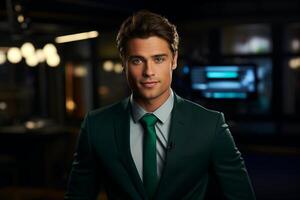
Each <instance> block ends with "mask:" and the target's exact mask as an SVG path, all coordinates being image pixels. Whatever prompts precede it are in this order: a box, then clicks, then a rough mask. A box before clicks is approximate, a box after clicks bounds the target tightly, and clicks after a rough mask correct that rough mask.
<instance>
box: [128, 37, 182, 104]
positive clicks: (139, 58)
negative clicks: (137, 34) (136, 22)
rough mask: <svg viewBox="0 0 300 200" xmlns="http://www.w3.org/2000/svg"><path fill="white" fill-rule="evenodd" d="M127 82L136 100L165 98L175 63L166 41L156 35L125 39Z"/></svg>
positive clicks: (175, 58)
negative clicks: (126, 42) (126, 41)
mask: <svg viewBox="0 0 300 200" xmlns="http://www.w3.org/2000/svg"><path fill="white" fill-rule="evenodd" d="M124 64H125V72H126V77H127V80H128V84H129V86H130V88H131V89H132V91H133V94H134V96H135V97H136V98H137V99H139V100H142V101H143V100H144V101H149V100H150V101H151V100H162V101H163V100H166V99H167V98H168V96H169V94H170V86H171V82H172V71H173V70H174V69H175V68H176V66H177V52H176V53H175V54H174V55H173V54H172V52H171V50H170V48H169V45H168V43H167V42H166V41H165V40H164V39H162V38H160V37H157V36H151V37H149V38H146V39H142V38H134V39H131V40H129V41H128V44H127V57H126V59H125V61H124Z"/></svg>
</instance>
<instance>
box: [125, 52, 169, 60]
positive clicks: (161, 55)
mask: <svg viewBox="0 0 300 200" xmlns="http://www.w3.org/2000/svg"><path fill="white" fill-rule="evenodd" d="M156 57H168V54H165V53H162V54H156V55H153V56H151V58H156ZM133 58H139V59H143V60H145V57H143V56H139V55H132V56H129V57H128V60H131V59H133Z"/></svg>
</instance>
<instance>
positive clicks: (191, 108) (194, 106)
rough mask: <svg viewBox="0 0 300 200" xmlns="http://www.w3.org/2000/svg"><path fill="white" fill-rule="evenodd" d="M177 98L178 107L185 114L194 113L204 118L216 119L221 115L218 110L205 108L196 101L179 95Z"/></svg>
mask: <svg viewBox="0 0 300 200" xmlns="http://www.w3.org/2000/svg"><path fill="white" fill-rule="evenodd" d="M179 98H180V99H178V103H177V104H178V105H177V107H178V109H180V110H182V111H183V112H185V113H186V114H190V115H195V116H201V118H202V119H203V118H204V117H205V118H210V119H211V118H215V119H218V118H219V117H220V116H221V115H223V114H222V113H221V112H220V111H217V110H212V109H209V108H206V107H204V106H202V105H200V104H198V103H196V102H193V101H191V100H188V99H185V98H182V97H179Z"/></svg>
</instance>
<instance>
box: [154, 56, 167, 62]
mask: <svg viewBox="0 0 300 200" xmlns="http://www.w3.org/2000/svg"><path fill="white" fill-rule="evenodd" d="M154 61H155V62H156V63H162V62H164V61H165V57H164V56H156V57H155V58H154Z"/></svg>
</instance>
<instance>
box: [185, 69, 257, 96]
mask: <svg viewBox="0 0 300 200" xmlns="http://www.w3.org/2000/svg"><path fill="white" fill-rule="evenodd" d="M190 74H191V84H192V89H193V90H196V91H200V92H201V94H202V96H203V97H205V98H214V99H247V98H248V97H249V96H250V95H252V94H254V93H255V92H256V85H257V84H256V82H257V77H256V67H255V65H203V66H193V67H191V71H190Z"/></svg>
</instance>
